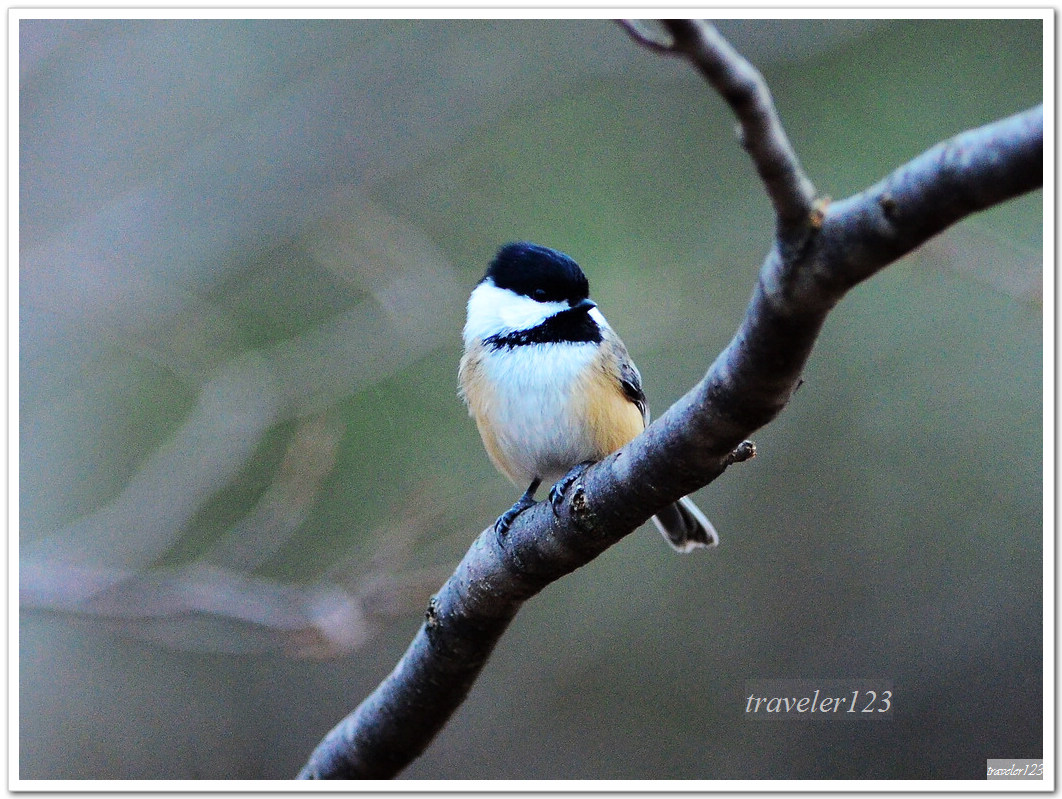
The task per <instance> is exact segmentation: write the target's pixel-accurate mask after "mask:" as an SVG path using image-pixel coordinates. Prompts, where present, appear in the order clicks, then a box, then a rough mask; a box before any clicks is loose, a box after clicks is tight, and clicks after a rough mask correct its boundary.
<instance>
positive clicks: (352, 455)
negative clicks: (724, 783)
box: [18, 19, 1044, 779]
mask: <svg viewBox="0 0 1062 799" xmlns="http://www.w3.org/2000/svg"><path fill="white" fill-rule="evenodd" d="M18 25H19V30H18V34H19V47H20V52H19V73H20V75H19V77H20V94H19V146H20V175H19V180H20V183H19V201H20V205H19V230H18V232H19V236H20V265H19V267H20V297H19V312H20V361H19V373H18V374H19V413H20V417H19V423H20V441H19V447H20V449H19V455H20V475H19V502H20V528H21V529H20V531H19V534H20V594H21V601H22V612H21V623H20V629H19V672H18V678H19V694H18V696H19V707H18V711H19V733H20V735H19V760H18V767H19V774H20V776H21V777H22V778H23V779H129V778H143V779H170V778H172V779H200V778H217V779H229V778H247V779H259V778H267V779H285V778H288V777H291V776H292V775H294V774H295V773H296V771H297V770H298V768H299V767H300V766H301V765H302V763H303V762H304V761H305V758H306V756H307V755H308V754H309V752H310V750H311V749H312V748H313V746H314V745H315V744H316V743H317V742H318V740H319V739H320V738H321V737H322V736H323V735H324V733H325V732H326V731H327V730H328V729H330V728H331V727H332V726H333V724H335V723H336V722H337V721H338V720H339V719H340V718H341V717H342V716H343V715H345V714H346V713H347V712H348V711H349V710H350V709H352V708H353V707H354V706H355V705H356V704H357V703H358V702H359V701H360V700H361V699H362V698H363V696H364V695H365V694H366V693H368V692H369V691H370V690H371V689H372V688H373V687H374V686H375V685H376V683H377V682H378V681H379V680H380V679H381V678H382V677H383V676H384V675H385V674H386V673H387V672H388V671H389V670H390V668H391V667H392V666H393V664H394V663H395V661H396V660H397V658H398V657H399V655H400V654H401V652H402V651H403V650H404V648H405V646H406V645H407V643H408V642H409V640H410V639H411V637H412V636H413V634H414V632H415V630H416V628H417V626H418V625H419V624H420V621H421V615H422V612H423V608H424V607H425V606H426V602H427V599H428V597H429V595H430V594H431V592H432V591H433V590H434V589H435V588H436V587H437V586H438V585H440V584H441V583H442V581H443V580H444V579H445V576H446V575H447V574H448V572H449V569H450V567H452V565H453V564H454V563H455V562H456V561H457V560H458V559H459V557H460V555H461V554H462V553H463V551H464V549H465V548H466V547H467V545H468V544H469V543H470V542H471V540H472V539H473V537H474V536H475V535H476V534H477V533H478V532H479V531H480V530H481V529H482V528H483V527H485V526H486V525H487V524H488V523H490V522H491V521H492V520H493V519H494V518H495V516H496V515H497V514H498V513H499V512H500V511H501V510H503V509H505V508H507V507H508V506H509V504H511V502H512V501H513V499H514V497H515V496H516V494H517V493H518V492H519V490H522V487H521V489H517V488H514V487H513V486H509V485H508V484H507V483H505V481H504V480H503V478H501V477H500V476H499V475H497V474H496V473H495V472H494V471H493V470H492V468H491V466H490V464H489V462H488V461H487V458H486V456H485V455H484V453H483V452H482V449H481V446H480V443H479V440H478V437H477V435H476V432H475V429H474V426H473V424H472V423H471V421H470V420H469V419H468V418H467V416H466V413H465V410H464V408H463V407H462V405H461V403H460V401H459V400H458V398H457V395H456V365H457V360H458V357H459V347H460V328H461V325H462V322H463V312H464V308H463V305H464V301H465V298H466V296H467V293H468V291H469V290H470V289H471V287H472V286H473V285H474V283H475V282H476V281H477V280H478V279H479V277H480V276H481V275H482V272H483V270H484V268H485V266H486V263H487V261H488V260H489V259H490V258H491V256H492V254H493V252H494V251H495V250H496V248H497V247H498V246H499V245H500V244H502V243H504V242H506V241H511V240H515V239H524V238H526V239H532V240H535V241H538V242H541V243H544V244H548V245H551V246H554V247H557V248H560V249H562V250H564V251H566V252H568V253H569V254H571V255H572V256H573V257H575V258H576V259H577V260H578V261H579V262H580V263H581V264H582V265H583V267H584V268H585V270H586V272H587V273H588V275H589V278H590V282H591V286H592V288H593V295H594V297H595V299H596V300H597V301H598V302H599V304H600V305H601V306H602V308H603V309H604V310H605V312H606V313H607V315H608V317H609V320H610V321H611V322H612V324H613V325H614V326H615V327H616V328H617V329H618V330H619V331H620V332H621V334H622V335H623V337H624V339H625V341H626V343H627V345H628V347H629V349H630V350H631V353H632V354H633V356H634V358H635V359H636V361H637V363H638V364H639V366H640V367H641V371H642V374H643V376H644V379H645V383H646V386H647V391H648V395H649V399H650V403H651V405H652V406H653V407H654V408H655V409H656V410H657V412H660V411H661V410H662V409H664V408H666V407H667V405H668V404H670V403H671V402H672V401H674V400H675V399H676V398H677V397H679V396H680V395H681V394H682V393H684V392H685V391H686V390H687V389H688V388H689V387H690V386H692V385H693V384H694V382H695V381H696V380H697V379H698V378H699V377H700V376H701V375H702V374H703V372H704V370H705V369H706V368H707V366H708V364H709V363H710V362H711V361H712V360H713V359H714V357H715V355H716V353H717V352H718V351H719V350H720V349H721V348H722V347H723V346H725V344H726V343H727V341H728V340H729V337H730V336H731V335H732V333H733V331H734V329H735V328H736V326H737V324H738V322H739V321H740V319H741V316H742V314H743V311H744V307H745V304H746V302H747V300H748V297H749V295H750V292H751V288H752V285H753V282H754V281H755V276H756V272H757V269H758V268H759V265H760V263H761V260H762V258H763V256H764V255H765V253H766V251H767V249H768V247H769V243H770V238H771V227H772V223H771V218H770V213H769V207H768V204H767V202H766V200H765V197H764V194H763V192H762V190H761V189H760V187H759V185H758V183H757V180H756V179H755V176H754V174H753V170H752V168H751V167H750V165H749V163H748V160H747V158H746V157H745V155H744V153H743V152H742V150H741V148H740V147H739V146H738V145H737V144H736V141H735V137H734V131H733V120H732V118H731V116H730V113H729V111H728V109H727V108H726V107H725V105H724V103H723V102H722V101H721V100H720V99H719V98H718V97H717V96H715V95H714V94H713V93H712V92H711V91H710V90H709V88H708V87H707V86H706V84H705V83H704V82H703V81H702V79H701V78H700V77H698V75H696V74H695V73H694V71H693V70H692V69H691V68H690V67H689V66H688V65H686V64H684V63H682V62H681V61H679V60H676V59H668V58H663V57H660V56H657V55H654V54H652V53H649V52H647V51H645V50H643V49H641V48H639V47H638V46H637V45H635V43H634V42H632V41H631V40H630V39H629V38H628V37H627V36H626V34H625V33H624V32H623V30H622V29H621V28H619V27H618V26H617V25H615V24H613V23H611V22H608V21H604V20H601V21H489V20H483V21H359V20H345V21H344V20H268V19H260V20H254V21H240V20H214V21H208V20H25V19H24V20H22V21H21V22H19V23H18ZM720 27H721V29H722V30H723V32H724V33H725V34H727V35H728V36H729V37H730V38H731V40H732V42H733V43H734V44H735V45H736V46H737V47H738V48H739V49H741V50H742V51H743V52H744V53H746V54H747V55H748V56H749V57H750V58H752V59H753V60H754V61H755V62H756V63H757V64H758V65H759V66H760V67H761V69H762V70H763V71H764V73H765V75H766V77H767V78H768V80H769V82H770V86H771V88H772V91H773V93H774V96H775V98H776V101H777V104H778V107H779V109H780V112H781V114H782V116H783V119H784V120H785V123H786V125H787V128H788V132H789V134H790V137H791V138H792V140H793V143H794V145H795V146H796V149H797V151H798V152H799V154H800V156H801V158H802V160H803V163H804V165H805V167H806V168H807V170H808V172H809V174H810V175H811V177H812V179H813V180H814V181H815V183H816V186H817V187H818V189H819V191H820V192H821V193H823V194H826V195H830V196H832V197H835V198H839V197H844V196H846V195H848V194H851V193H853V192H856V191H859V190H861V189H862V188H864V187H865V186H867V185H869V184H870V183H873V182H875V181H876V180H877V179H879V178H880V177H881V176H883V175H884V174H886V173H887V172H888V171H890V170H891V169H893V168H894V167H896V166H898V165H899V164H901V163H903V162H904V161H906V160H907V159H909V158H911V157H913V156H915V155H917V154H918V153H920V152H921V151H923V150H924V149H926V148H927V147H929V146H931V145H932V144H934V143H935V142H937V141H938V140H940V139H942V138H946V137H948V136H950V135H952V134H955V133H958V132H960V131H962V130H964V129H967V128H970V127H974V126H977V125H980V124H983V123H986V122H989V121H992V120H994V119H996V118H999V117H1001V116H1004V115H1008V114H1011V113H1014V112H1016V111H1020V110H1023V109H1024V108H1027V107H1029V106H1031V105H1034V104H1036V103H1038V102H1041V100H1042V94H1043V86H1042V60H1043V53H1042V45H1041V42H1042V28H1041V22H1040V21H1039V20H1033V21H1022V20H1007V21H1000V20H979V21H977V20H975V21H964V20H945V21H934V20H921V21H888V20H873V21H871V20H848V21H818V20H803V21H787V20H759V21H728V22H723V23H721V25H720ZM1041 253H1042V197H1041V195H1040V193H1035V194H1033V195H1030V196H1027V197H1024V198H1021V199H1018V200H1016V201H1013V202H1010V203H1008V204H1007V205H1005V206H1003V207H1000V208H997V209H994V210H991V211H990V212H986V213H983V214H981V215H979V216H977V217H976V218H973V219H970V220H968V221H965V222H963V223H962V224H960V225H959V226H957V227H956V228H955V229H953V230H951V231H949V232H947V233H946V234H945V235H943V236H941V237H940V238H938V239H936V240H935V241H933V242H931V243H929V244H927V245H926V246H924V247H923V248H922V249H920V250H919V251H918V252H916V253H914V254H912V255H911V256H909V257H907V258H905V259H904V260H903V261H902V262H901V263H899V264H897V265H894V266H892V267H890V268H889V269H888V270H886V271H885V272H884V273H882V274H881V275H879V276H878V277H875V278H874V279H873V280H872V281H870V282H869V283H868V284H866V285H864V286H861V287H859V288H857V289H856V290H855V291H853V292H852V294H851V295H850V296H849V297H848V298H847V299H846V300H845V301H844V302H843V303H842V304H841V305H840V306H839V307H838V308H837V309H836V311H835V312H834V313H833V315H832V316H831V317H830V319H829V320H828V323H827V325H826V328H825V330H824V332H823V334H822V338H821V340H820V342H819V345H818V347H817V349H816V351H815V353H814V354H813V356H812V358H811V362H810V364H809V365H808V369H807V373H806V375H805V379H806V382H805V383H804V385H803V386H802V388H801V389H800V390H799V391H798V392H797V393H796V395H795V397H794V398H793V401H792V402H791V404H790V406H789V407H788V408H787V409H786V410H785V412H784V413H783V414H782V415H781V416H780V417H779V418H778V419H777V420H776V421H775V422H774V423H773V424H771V425H770V426H769V427H768V428H766V429H764V430H762V431H760V432H758V433H757V434H756V436H755V437H754V438H755V440H756V443H757V445H758V450H759V455H758V456H757V457H756V458H755V459H754V460H753V461H751V462H749V463H746V464H743V465H740V466H736V467H734V468H733V469H731V470H730V471H728V472H727V473H726V474H725V475H724V476H723V477H722V478H721V479H719V480H718V481H717V482H716V483H714V484H712V485H711V486H709V487H708V488H707V489H705V490H703V491H701V492H699V493H698V495H697V497H698V502H699V504H700V505H701V506H702V507H703V508H705V509H706V510H707V512H708V514H709V515H710V517H711V518H712V520H713V521H714V523H715V525H716V526H717V528H718V529H719V531H720V533H721V535H722V541H723V543H722V546H721V547H720V548H719V549H718V550H716V551H713V552H710V553H700V554H696V555H692V556H689V557H679V556H677V555H675V554H674V553H673V552H671V551H670V549H669V548H668V547H666V546H665V545H664V544H663V542H662V541H661V539H660V537H659V535H657V534H656V533H655V531H653V530H652V529H651V528H644V529H642V530H639V531H638V532H636V533H635V534H633V535H631V536H629V537H628V538H627V539H625V540H624V541H622V542H621V543H620V544H619V545H617V546H615V547H614V548H612V549H611V550H609V551H608V552H606V553H605V554H604V555H602V556H601V557H600V558H598V559H597V560H596V561H594V562H593V563H592V564H590V565H588V566H587V567H585V568H583V569H581V570H579V571H578V572H576V573H574V574H572V575H570V576H569V577H567V578H565V579H563V580H561V581H560V582H559V583H556V584H554V585H552V586H550V587H549V588H548V589H547V590H546V591H545V592H543V593H542V594H541V595H540V596H538V597H536V598H534V599H533V600H531V601H530V602H529V603H528V604H527V605H526V607H525V609H524V610H523V611H522V612H521V613H520V615H519V616H518V617H517V619H516V620H515V622H514V623H513V625H512V627H511V629H510V630H509V632H508V633H507V634H506V636H505V637H504V638H503V640H502V642H501V644H500V645H499V647H498V649H497V651H496V653H495V655H494V657H493V659H492V660H491V661H490V663H489V664H488V666H487V667H486V669H485V670H484V672H483V674H482V677H481V678H480V680H479V682H478V683H477V684H476V686H475V687H474V689H473V690H472V693H471V695H470V697H469V699H468V701H467V703H466V704H465V705H464V706H463V707H462V708H461V709H460V710H459V712H458V713H457V714H456V716H455V717H454V718H453V720H452V722H451V723H450V724H449V726H448V727H447V728H446V729H445V730H444V731H443V732H442V734H441V735H440V736H439V738H438V739H437V740H436V741H435V743H434V744H433V745H432V746H431V747H430V748H429V750H428V751H427V752H426V753H425V754H424V755H423V756H422V757H421V758H420V759H419V760H417V761H416V762H415V763H414V764H413V765H412V766H411V767H410V768H409V769H407V770H406V771H405V773H404V774H403V777H405V778H411V779H432V778H439V779H448V778H470V779H477V778H519V779H536V778H602V779H610V778H624V779H642V778H644V779H653V778H661V779H670V778H731V779H741V778H750V779H761V778H794V779H801V778H931V779H936V778H940V779H955V778H983V774H984V765H985V759H986V758H990V757H1013V758H1036V757H1042V756H1043V754H1044V752H1043V743H1042V730H1043V713H1042V698H1043V693H1042V691H1043V684H1042V681H1043V662H1042V651H1043V650H1042V647H1043V638H1042V625H1043V616H1042V598H1043V590H1044V584H1043V574H1044V569H1043V553H1042V534H1043V523H1042V509H1043V494H1042V393H1041V391H1042V382H1041V381H1042V343H1041V342H1042V334H1043V326H1042V306H1041V293H1040V292H1041V278H1042V275H1041V268H1042V254H1041ZM848 677H854V678H873V679H880V680H882V681H887V682H889V683H891V684H892V686H893V689H894V702H895V707H896V718H895V719H894V720H893V721H891V722H886V723H877V724H870V723H857V722H852V723H774V724H766V723H755V722H750V721H748V720H746V719H745V718H744V716H743V710H744V706H745V701H744V690H745V683H746V681H748V680H753V679H766V678H805V679H828V678H848Z"/></svg>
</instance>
